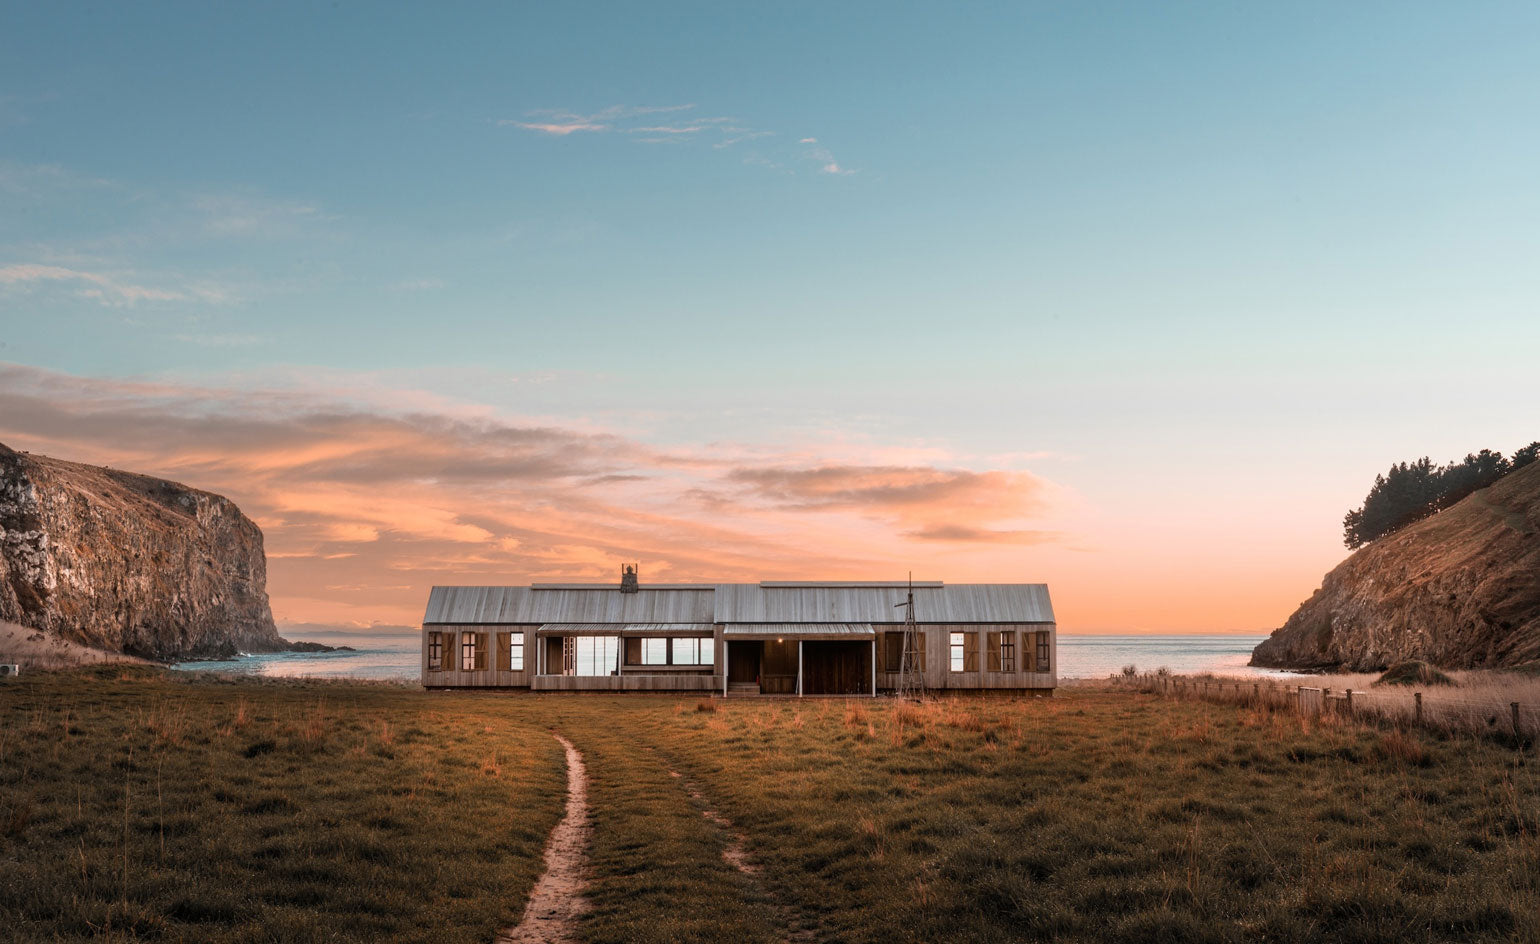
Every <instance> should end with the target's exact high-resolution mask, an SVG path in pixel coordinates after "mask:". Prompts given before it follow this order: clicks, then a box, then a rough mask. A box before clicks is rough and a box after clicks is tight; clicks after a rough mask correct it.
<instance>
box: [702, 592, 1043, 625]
mask: <svg viewBox="0 0 1540 944" xmlns="http://www.w3.org/2000/svg"><path fill="white" fill-rule="evenodd" d="M904 594H905V590H904V589H901V588H898V587H872V586H859V587H842V586H825V587H765V586H760V585H758V584H742V583H739V584H723V585H721V586H719V587H717V591H716V621H717V622H718V623H803V622H807V623H817V622H830V623H841V622H861V623H899V622H903V619H904V611H903V608H902V607H898V606H895V605H894V604H898V603H902V602H904ZM914 618H915V620H916V621H917V622H920V623H1051V622H1053V621H1054V619H1053V604H1052V603H1050V602H1049V599H1048V587H1047V585H1046V584H1040V583H976V584H955V583H954V584H947V585H946V586H942V587H921V586H919V585H918V584H917V585H916V586H915V588H914Z"/></svg>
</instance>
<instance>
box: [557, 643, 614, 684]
mask: <svg viewBox="0 0 1540 944" xmlns="http://www.w3.org/2000/svg"><path fill="white" fill-rule="evenodd" d="M567 638H568V639H569V640H571V643H572V674H573V675H614V674H615V673H616V672H617V671H618V670H619V667H620V637H619V636H578V637H576V638H573V637H571V636H568V637H567Z"/></svg>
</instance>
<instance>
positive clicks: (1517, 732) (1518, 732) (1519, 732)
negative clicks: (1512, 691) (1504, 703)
mask: <svg viewBox="0 0 1540 944" xmlns="http://www.w3.org/2000/svg"><path fill="white" fill-rule="evenodd" d="M1508 709H1509V710H1510V711H1512V712H1513V736H1514V737H1522V736H1523V734H1524V731H1523V729H1521V728H1520V727H1519V703H1518V702H1516V701H1510V702H1509V703H1508Z"/></svg>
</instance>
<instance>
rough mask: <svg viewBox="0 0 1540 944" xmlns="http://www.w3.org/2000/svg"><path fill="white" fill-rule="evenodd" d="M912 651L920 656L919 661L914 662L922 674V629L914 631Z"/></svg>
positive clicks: (923, 653)
mask: <svg viewBox="0 0 1540 944" xmlns="http://www.w3.org/2000/svg"><path fill="white" fill-rule="evenodd" d="M914 651H915V654H916V655H918V656H919V657H920V658H919V661H918V662H917V663H915V664H916V665H918V666H919V667H920V674H921V675H924V674H925V633H924V632H923V631H918V630H917V631H916V632H915V634H914Z"/></svg>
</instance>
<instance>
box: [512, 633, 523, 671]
mask: <svg viewBox="0 0 1540 944" xmlns="http://www.w3.org/2000/svg"><path fill="white" fill-rule="evenodd" d="M508 641H509V647H508V667H509V668H510V669H512V670H513V671H515V672H522V671H524V634H523V633H513V634H511V635H510V636H509V640H508Z"/></svg>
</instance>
